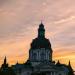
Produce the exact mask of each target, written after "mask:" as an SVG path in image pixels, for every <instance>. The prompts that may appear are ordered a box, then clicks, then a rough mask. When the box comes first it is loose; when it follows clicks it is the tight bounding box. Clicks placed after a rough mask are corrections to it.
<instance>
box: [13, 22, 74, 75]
mask: <svg viewBox="0 0 75 75" xmlns="http://www.w3.org/2000/svg"><path fill="white" fill-rule="evenodd" d="M52 55H53V50H52V47H51V43H50V41H49V39H47V38H46V37H45V28H44V25H43V23H41V24H40V25H39V28H38V36H37V37H36V38H35V39H33V40H32V42H31V46H30V49H29V58H28V60H27V62H25V63H24V64H19V63H16V65H13V66H12V68H13V70H14V72H15V73H16V75H73V69H72V67H71V64H70V61H69V64H68V65H65V64H61V63H60V62H59V61H58V62H57V63H55V61H53V60H52Z"/></svg>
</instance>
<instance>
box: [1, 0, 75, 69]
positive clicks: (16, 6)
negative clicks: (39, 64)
mask: <svg viewBox="0 0 75 75" xmlns="http://www.w3.org/2000/svg"><path fill="white" fill-rule="evenodd" d="M41 20H42V22H43V24H44V25H45V29H46V37H47V38H48V39H49V40H50V42H51V44H52V49H53V60H56V61H57V60H60V62H61V63H65V64H68V62H69V60H71V64H72V67H73V68H74V69H75V0H0V64H2V62H3V59H4V57H5V56H7V59H8V63H9V64H10V65H11V64H15V63H16V62H17V61H18V62H19V63H24V62H25V61H26V60H27V58H28V51H29V48H30V43H31V42H32V39H34V38H36V37H37V29H38V27H39V24H40V23H41Z"/></svg>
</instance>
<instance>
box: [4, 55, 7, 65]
mask: <svg viewBox="0 0 75 75" xmlns="http://www.w3.org/2000/svg"><path fill="white" fill-rule="evenodd" d="M6 62H7V60H6V56H5V58H4V64H6Z"/></svg>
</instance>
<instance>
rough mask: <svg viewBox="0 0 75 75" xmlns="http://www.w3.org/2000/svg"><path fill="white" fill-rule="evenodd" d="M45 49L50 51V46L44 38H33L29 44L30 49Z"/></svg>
mask: <svg viewBox="0 0 75 75" xmlns="http://www.w3.org/2000/svg"><path fill="white" fill-rule="evenodd" d="M39 48H45V49H50V48H51V44H50V42H49V40H48V39H46V38H35V39H34V40H33V41H32V43H31V49H39Z"/></svg>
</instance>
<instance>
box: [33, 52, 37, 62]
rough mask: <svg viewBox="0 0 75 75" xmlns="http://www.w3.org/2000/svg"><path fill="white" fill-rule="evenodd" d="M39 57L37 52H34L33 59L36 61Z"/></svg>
mask: <svg viewBox="0 0 75 75" xmlns="http://www.w3.org/2000/svg"><path fill="white" fill-rule="evenodd" d="M36 59H37V54H36V53H33V60H34V61H35V60H36Z"/></svg>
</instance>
